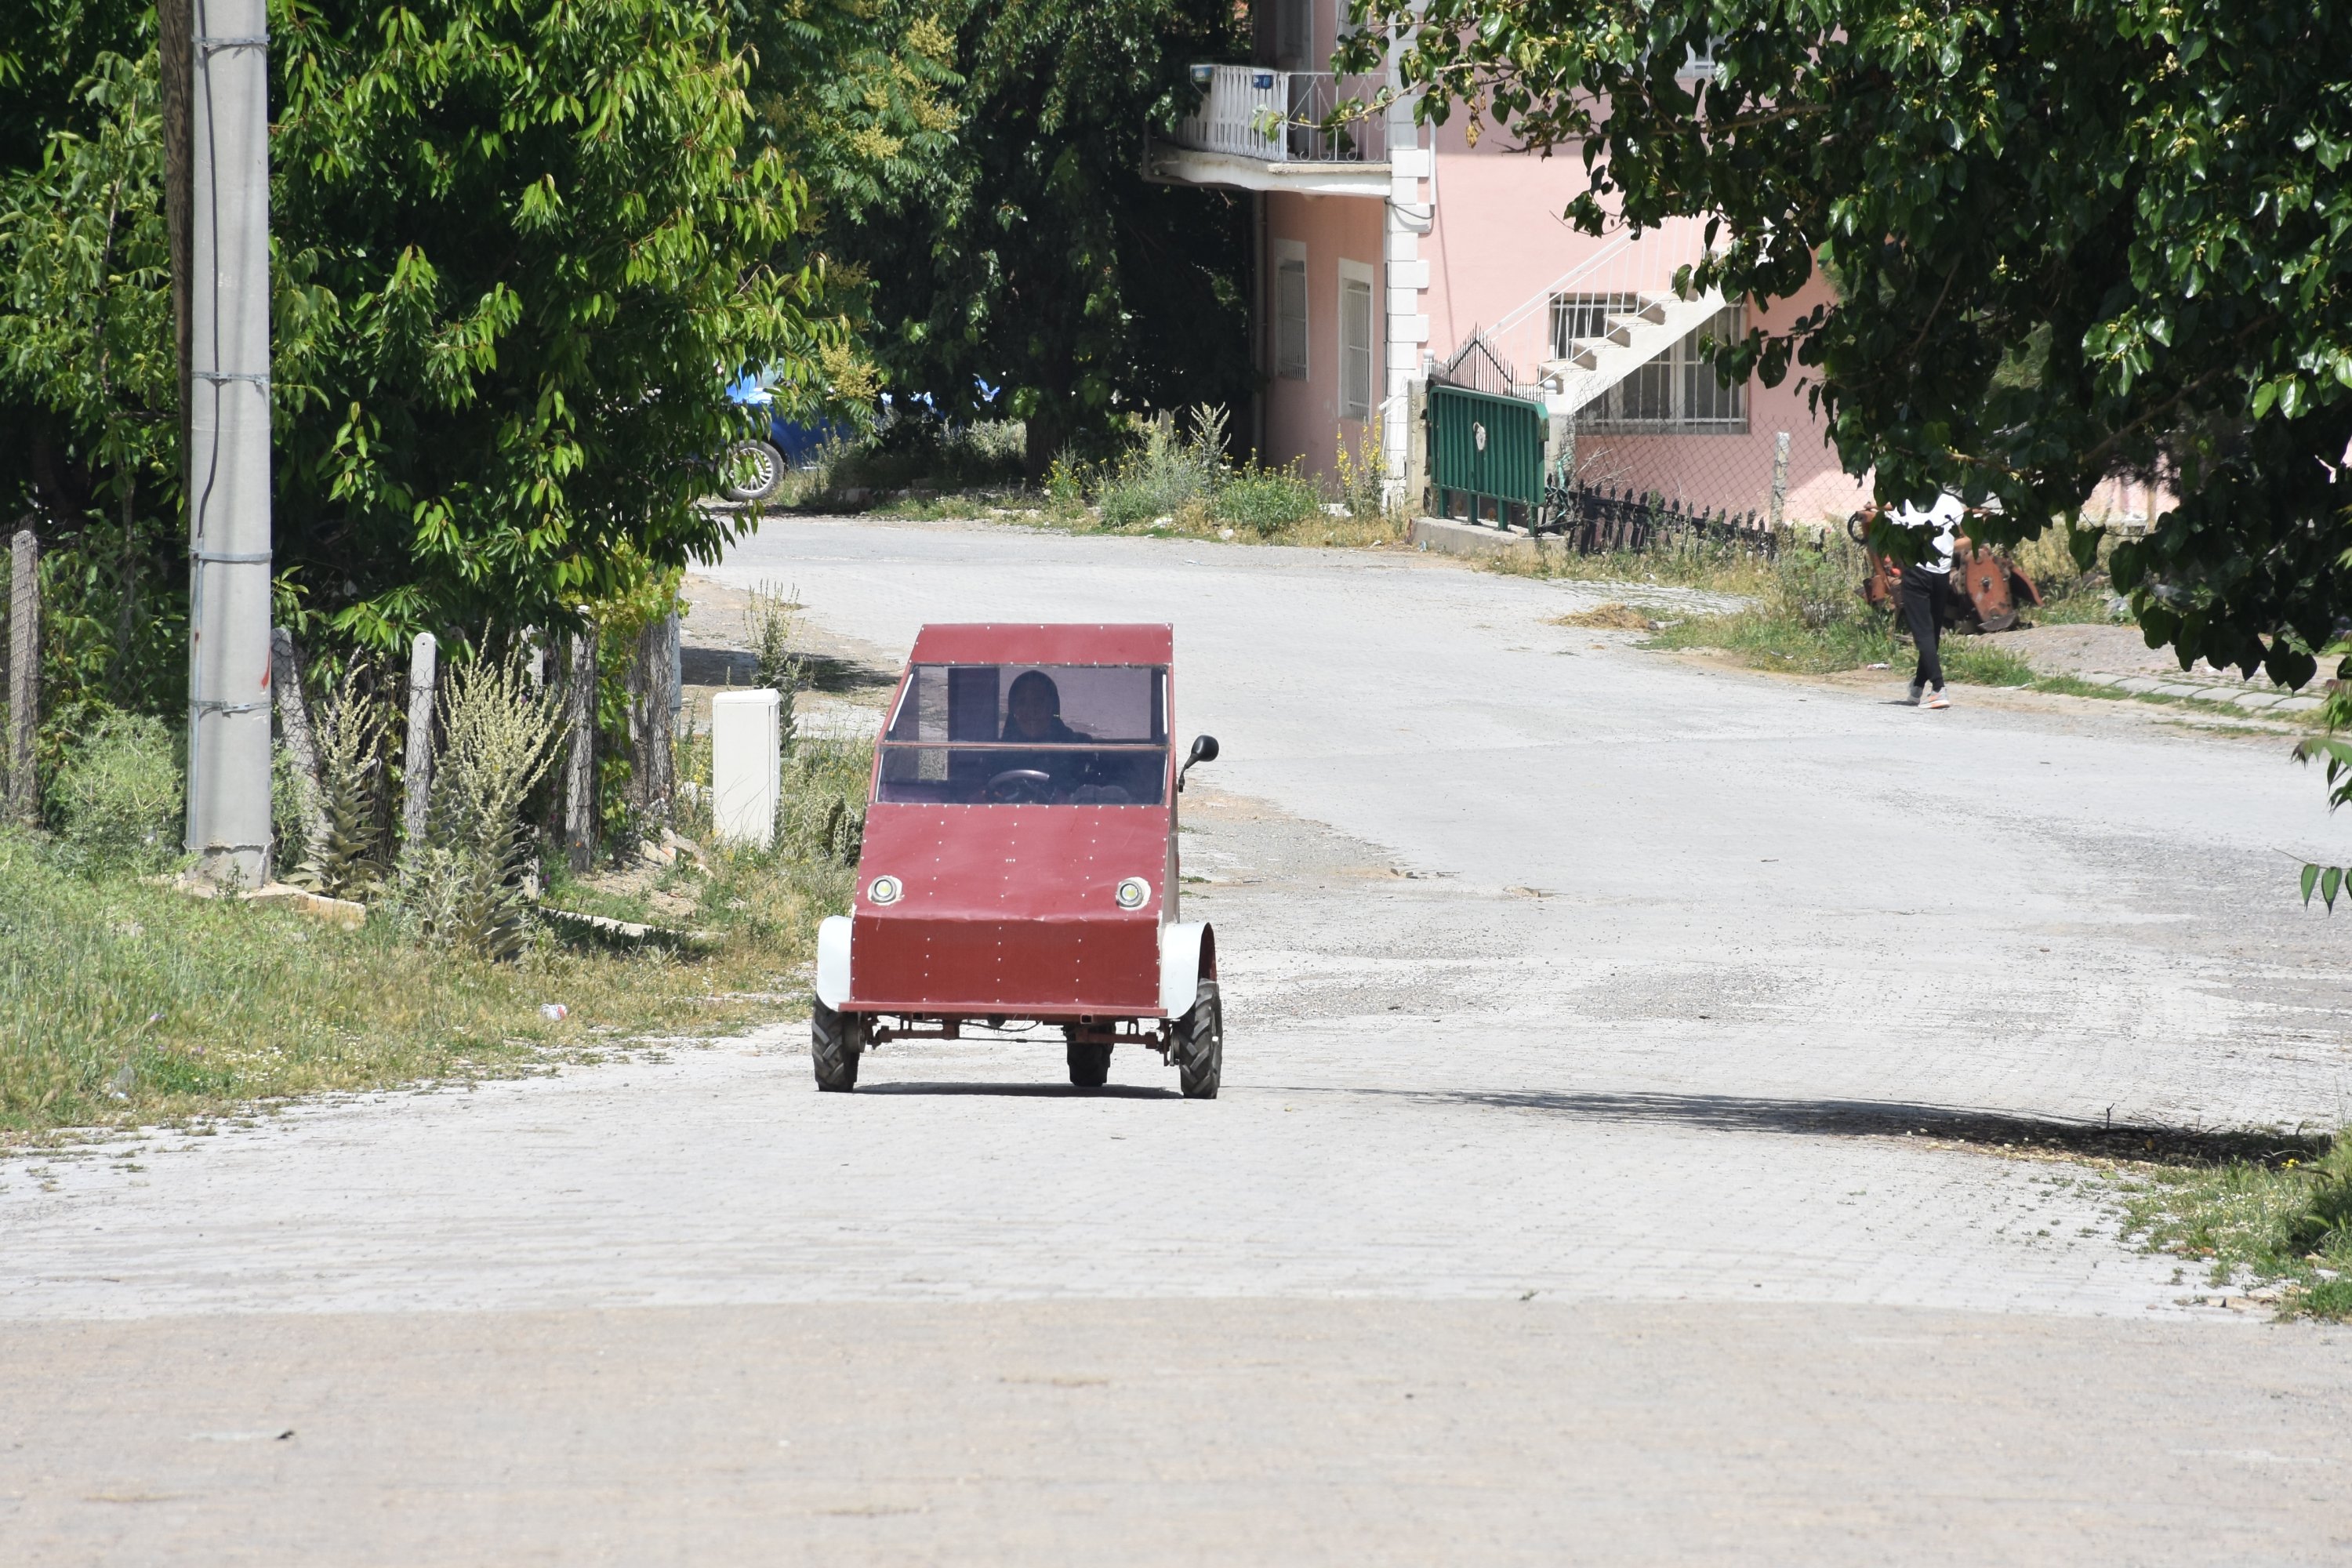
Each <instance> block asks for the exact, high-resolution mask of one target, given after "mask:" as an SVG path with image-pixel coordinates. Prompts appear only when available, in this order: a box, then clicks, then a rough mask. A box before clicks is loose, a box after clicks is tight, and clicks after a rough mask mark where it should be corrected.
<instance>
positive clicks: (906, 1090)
mask: <svg viewBox="0 0 2352 1568" xmlns="http://www.w3.org/2000/svg"><path fill="white" fill-rule="evenodd" d="M857 1092H858V1093H860V1094H992V1095H1008V1096H1013V1097H1015V1098H1019V1099H1028V1100H1181V1099H1183V1098H1184V1097H1183V1096H1182V1095H1181V1094H1178V1093H1177V1092H1176V1091H1175V1090H1174V1089H1153V1088H1151V1087H1150V1085H1148V1084H1140V1083H1107V1084H1105V1085H1103V1086H1102V1087H1101V1088H1100V1089H1080V1088H1078V1087H1077V1086H1076V1084H1068V1083H868V1084H860V1085H859V1086H858V1088H857Z"/></svg>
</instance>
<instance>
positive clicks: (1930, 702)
mask: <svg viewBox="0 0 2352 1568" xmlns="http://www.w3.org/2000/svg"><path fill="white" fill-rule="evenodd" d="M1919 706H1920V707H1922V708H1949V707H1950V706H1951V704H1950V703H1949V702H1948V701H1946V700H1944V694H1943V693H1942V692H1940V691H1930V692H1929V693H1927V701H1925V702H1922V703H1921V704H1919Z"/></svg>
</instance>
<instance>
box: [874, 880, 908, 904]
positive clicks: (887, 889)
mask: <svg viewBox="0 0 2352 1568" xmlns="http://www.w3.org/2000/svg"><path fill="white" fill-rule="evenodd" d="M906 890H907V889H905V888H904V887H902V886H901V885H900V884H899V881H898V878H896V877H877V878H875V879H873V880H872V881H870V882H868V883H866V898H867V899H869V900H872V901H873V902H875V903H877V904H895V903H897V902H898V895H899V894H901V893H903V892H905V891H906Z"/></svg>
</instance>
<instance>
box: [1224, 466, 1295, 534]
mask: <svg viewBox="0 0 2352 1568" xmlns="http://www.w3.org/2000/svg"><path fill="white" fill-rule="evenodd" d="M1322 504H1323V498H1322V496H1321V495H1320V493H1318V491H1317V489H1315V486H1314V484H1313V482H1312V481H1311V480H1309V479H1307V477H1306V476H1305V475H1303V474H1301V473H1300V472H1299V471H1298V470H1297V468H1295V467H1292V468H1243V469H1240V470H1239V471H1237V472H1235V473H1233V474H1231V475H1228V476H1227V477H1226V479H1225V482H1224V485H1223V488H1221V489H1219V490H1218V491H1217V499H1216V500H1215V501H1213V503H1212V504H1211V506H1210V514H1211V515H1212V516H1213V517H1214V518H1215V519H1216V521H1219V522H1227V523H1231V524H1233V525H1234V527H1236V528H1247V529H1251V530H1253V531H1255V532H1256V533H1258V534H1259V535H1260V536H1261V537H1266V538H1270V537H1272V536H1273V535H1275V534H1276V533H1279V532H1281V531H1283V530H1284V529H1286V528H1291V527H1295V526H1296V525H1297V524H1299V523H1302V522H1304V521H1307V519H1308V518H1310V517H1313V516H1314V515H1315V513H1316V511H1317V510H1318V509H1319V508H1320V507H1321V506H1322Z"/></svg>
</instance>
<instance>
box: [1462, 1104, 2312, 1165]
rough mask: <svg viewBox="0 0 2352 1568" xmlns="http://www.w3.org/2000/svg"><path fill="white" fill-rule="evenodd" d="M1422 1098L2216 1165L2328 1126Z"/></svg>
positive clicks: (2265, 1153) (1912, 1107)
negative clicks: (2278, 1128) (2293, 1128)
mask: <svg viewBox="0 0 2352 1568" xmlns="http://www.w3.org/2000/svg"><path fill="white" fill-rule="evenodd" d="M1427 1098H1431V1099H1441V1100H1454V1101H1457V1102H1459V1103H1463V1104H1469V1105H1488V1106H1495V1107H1497V1108H1501V1109H1507V1110H1538V1111H1549V1112H1554V1113H1558V1114H1560V1115H1565V1116H1571V1117H1575V1118H1578V1119H1580V1120H1586V1121H1679V1122H1683V1123H1685V1124H1686V1125H1689V1126H1694V1127H1707V1128H1714V1129H1717V1130H1719V1131H1738V1132H1786V1133H1794V1134H1797V1135H1799V1136H1803V1137H1814V1138H1913V1139H1918V1138H1925V1139H1927V1140H1928V1141H1929V1142H1947V1143H1965V1144H1970V1145H1973V1146H1976V1147H1979V1148H1996V1149H2008V1150H2011V1151H2012V1152H2016V1151H2034V1150H2039V1151H2045V1152H2052V1153H2066V1154H2086V1155H2093V1156H2096V1157H2100V1158H2104V1159H2111V1160H2134V1161H2139V1162H2142V1163H2152V1164H2166V1165H2213V1164H2221V1163H2226V1162H2229V1161H2231V1160H2242V1161H2245V1162H2248V1163H2254V1164H2263V1165H2278V1164H2282V1163H2284V1162H2286V1161H2288V1160H2301V1161H2308V1160H2311V1159H2312V1158H2314V1157H2315V1156H2316V1155H2319V1154H2322V1153H2325V1152H2326V1150H2327V1148H2328V1145H2329V1142H2330V1137H2329V1135H2328V1134H2327V1133H2324V1132H2269V1131H2259V1130H2252V1129H2243V1128H2202V1127H2167V1126H2158V1125H2150V1124H2147V1123H2144V1122H2120V1121H2118V1122H2104V1121H2069V1120H2067V1119H2065V1118H2063V1117H2042V1116H2029V1115H2021V1114H2018V1113H2016V1112H2013V1111H2001V1110H1979V1109H1977V1108H1974V1107H1969V1106H1948V1105H1920V1104H1916V1103H1911V1102H1908V1101H1903V1100H1767V1099H1760V1098H1754V1097H1748V1096H1742V1095H1725V1094H1633V1093H1627V1094H1564V1093H1550V1092H1545V1091H1529V1092H1506V1091H1496V1092H1479V1091H1475V1090H1469V1091H1462V1092H1458V1093H1451V1094H1435V1095H1430V1096H1427Z"/></svg>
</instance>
